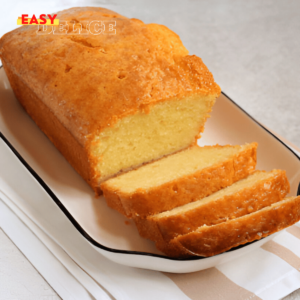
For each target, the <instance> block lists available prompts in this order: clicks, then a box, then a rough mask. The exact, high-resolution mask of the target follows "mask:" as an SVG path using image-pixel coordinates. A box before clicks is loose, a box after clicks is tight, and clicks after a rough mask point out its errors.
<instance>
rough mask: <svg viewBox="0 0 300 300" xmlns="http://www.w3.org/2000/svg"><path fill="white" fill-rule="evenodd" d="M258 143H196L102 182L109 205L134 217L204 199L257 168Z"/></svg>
mask: <svg viewBox="0 0 300 300" xmlns="http://www.w3.org/2000/svg"><path fill="white" fill-rule="evenodd" d="M256 148H257V143H252V144H246V145H244V146H219V145H217V146H206V147H199V146H193V147H190V148H188V149H187V150H184V151H181V152H178V153H176V154H174V155H171V156H168V157H165V158H163V159H161V160H159V161H156V162H154V163H151V164H147V165H144V166H142V167H140V168H139V169H137V170H134V171H131V172H128V173H125V174H123V175H120V176H118V177H115V178H112V179H109V180H107V181H106V182H104V183H102V184H101V189H102V190H103V193H104V196H105V198H106V201H107V204H108V205H109V206H110V207H112V208H114V209H116V210H118V211H119V212H121V213H122V214H124V215H126V216H128V217H130V218H132V217H136V216H137V217H141V218H144V217H146V216H148V215H152V214H156V213H159V212H163V211H167V210H170V209H172V208H174V207H177V206H181V205H184V204H186V203H190V202H193V201H195V200H197V199H199V198H204V197H206V196H208V195H210V194H212V193H214V192H216V191H218V190H220V189H221V188H224V187H226V186H229V185H231V184H232V183H233V182H236V181H238V180H240V179H241V178H245V177H246V176H248V175H249V174H250V173H252V172H253V171H254V169H255V165H256Z"/></svg>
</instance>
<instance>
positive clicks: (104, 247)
mask: <svg viewBox="0 0 300 300" xmlns="http://www.w3.org/2000/svg"><path fill="white" fill-rule="evenodd" d="M0 63H1V61H0ZM1 68H2V65H0V69H1ZM222 94H223V95H224V96H225V97H226V98H227V99H228V100H230V101H231V102H232V103H233V104H234V105H235V106H236V107H238V108H239V109H240V110H241V111H242V112H243V113H244V114H246V115H247V116H248V117H249V118H250V119H252V121H254V122H255V123H256V124H257V125H259V126H260V127H261V128H262V129H264V130H265V131H266V132H268V133H269V134H270V135H271V136H273V138H275V139H276V140H277V141H279V142H280V143H281V144H282V145H284V146H285V147H286V148H287V149H288V150H289V151H290V152H292V153H293V154H294V155H295V156H296V158H297V159H298V160H299V161H300V157H299V156H298V155H297V154H296V153H295V152H294V151H293V150H292V149H290V148H289V147H288V146H287V145H286V144H285V143H283V142H282V141H281V140H280V139H279V138H278V137H277V136H275V135H274V134H273V133H272V132H270V131H269V130H268V129H267V128H265V127H264V126H263V125H261V124H260V123H259V122H257V121H256V120H255V119H254V118H253V117H252V116H251V115H249V114H248V113H247V112H246V111H245V110H244V109H243V108H241V107H240V106H239V105H238V104H237V103H235V102H234V101H233V100H232V99H231V98H230V97H228V96H227V95H226V94H225V93H224V92H222ZM0 138H1V139H2V140H3V141H4V142H5V144H6V145H7V146H8V147H9V148H10V150H11V151H12V152H13V153H14V154H15V156H16V157H17V158H18V159H19V161H20V162H21V163H22V164H23V165H24V167H25V168H26V169H27V170H28V171H29V173H30V174H31V175H32V176H33V177H34V178H35V179H36V180H37V182H38V183H39V184H40V185H41V186H42V188H43V189H44V190H45V191H46V193H47V194H48V195H49V196H50V197H51V198H52V200H53V201H54V202H55V203H56V204H57V206H58V207H59V208H60V209H61V210H62V212H63V213H64V214H65V215H66V217H67V218H68V219H69V220H70V221H71V223H72V224H73V225H74V226H75V228H76V229H77V230H78V231H79V232H80V233H81V234H82V235H83V236H84V237H85V238H86V239H87V240H88V241H89V242H90V243H91V244H93V245H94V246H96V247H98V248H101V249H103V250H105V251H108V252H113V253H120V254H133V255H142V256H148V257H158V258H163V259H167V260H173V261H191V260H200V259H205V258H207V257H200V256H195V257H190V258H172V257H167V256H164V255H159V254H154V253H147V252H139V251H129V250H118V249H113V248H109V247H106V246H104V245H102V244H100V243H98V242H97V241H95V240H94V239H93V238H92V237H91V236H90V235H89V234H88V233H87V232H86V231H85V230H84V229H83V228H82V227H81V226H80V224H79V223H78V222H77V221H76V220H75V218H74V217H73V216H72V215H71V213H70V212H69V211H68V210H67V209H66V207H65V206H64V205H63V204H62V203H61V201H60V200H59V199H58V198H57V196H56V195H55V194H54V193H53V191H52V190H51V189H50V188H49V186H48V185H47V184H46V183H45V182H44V181H43V179H42V178H41V177H40V176H39V175H38V174H37V173H36V172H35V171H34V170H33V168H32V167H31V166H30V165H29V164H28V163H27V162H26V161H25V159H24V158H23V157H22V156H21V155H20V153H19V152H18V151H17V150H16V149H15V148H14V147H13V146H12V144H11V143H10V142H9V141H8V140H7V138H6V137H5V136H4V135H3V133H2V132H1V131H0ZM297 195H300V183H299V186H298V191H297ZM257 241H259V240H255V241H252V242H250V243H246V244H243V245H240V246H238V247H235V248H232V249H230V250H228V251H226V252H231V251H235V250H237V249H240V248H243V247H245V246H248V245H250V244H253V243H255V242H257ZM221 254H222V253H221ZM221 254H218V255H221Z"/></svg>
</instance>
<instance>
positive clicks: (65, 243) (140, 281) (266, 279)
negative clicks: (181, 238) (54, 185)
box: [0, 140, 300, 300]
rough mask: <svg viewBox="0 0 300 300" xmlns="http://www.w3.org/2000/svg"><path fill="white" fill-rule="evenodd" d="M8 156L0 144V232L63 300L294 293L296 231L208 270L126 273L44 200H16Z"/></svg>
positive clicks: (30, 195) (298, 266) (299, 259)
mask: <svg viewBox="0 0 300 300" xmlns="http://www.w3.org/2000/svg"><path fill="white" fill-rule="evenodd" d="M13 156H14V154H13V153H12V152H11V150H10V149H9V148H8V147H7V145H6V144H5V143H4V142H3V141H2V140H1V142H0V170H5V172H3V171H2V172H1V173H0V199H1V200H2V201H3V202H0V226H1V227H2V228H3V230H4V231H5V232H6V234H7V235H8V236H9V237H10V238H11V239H12V240H13V241H14V242H15V243H16V245H17V246H18V247H19V249H20V250H21V251H22V252H23V253H24V254H25V256H26V257H27V258H28V259H29V260H30V261H31V262H32V263H33V265H34V266H35V267H36V268H37V270H38V271H39V272H40V273H41V274H42V275H43V276H44V277H45V279H46V280H47V281H48V282H49V283H50V284H51V286H53V288H54V289H55V290H56V292H57V293H58V294H59V295H60V296H61V297H62V298H63V299H93V297H94V298H95V299H110V298H111V297H112V298H115V299H128V300H129V299H130V300H135V299H136V300H140V299H178V300H183V299H195V300H196V299H205V300H207V299H208V300H209V299H224V300H226V299H228V300H229V299H230V300H234V299H239V300H250V299H266V300H269V299H270V300H276V299H281V298H282V297H284V296H286V295H288V294H289V293H291V292H293V291H294V290H296V289H298V288H299V287H300V273H299V270H300V225H299V224H296V225H294V226H292V227H290V228H288V229H287V230H286V231H283V232H282V233H280V234H279V235H277V236H276V237H275V238H274V239H273V240H272V241H269V242H268V243H266V244H264V245H263V246H262V247H261V248H259V249H257V250H255V251H252V252H251V253H249V254H246V255H244V256H242V257H239V258H237V259H236V260H234V261H231V262H228V263H225V264H222V265H219V266H217V267H215V268H211V269H207V270H203V271H199V272H194V273H188V274H171V273H162V272H157V271H150V270H142V269H136V268H130V267H126V266H123V265H118V264H116V263H114V262H112V261H109V260H108V259H106V258H104V257H103V256H102V255H101V254H100V253H99V252H97V251H96V250H95V249H94V248H93V246H92V245H91V244H90V243H89V242H88V241H87V240H86V239H85V238H84V237H83V236H82V235H81V234H80V233H79V232H78V231H77V229H76V228H75V227H74V226H73V225H72V224H71V222H70V221H69V220H68V219H67V218H66V217H65V215H64V214H63V213H62V212H61V210H60V209H59V208H58V207H57V205H56V204H55V203H54V202H53V201H52V200H51V199H49V201H47V202H45V201H41V202H39V201H35V202H34V203H35V205H34V206H33V205H32V203H31V200H32V199H37V198H38V197H39V194H38V191H37V190H36V189H27V190H26V193H25V194H24V193H23V194H22V195H23V197H22V198H21V197H20V195H19V193H18V192H17V191H16V190H15V189H13V188H12V181H11V180H12V179H13V178H16V177H17V176H18V177H19V178H20V176H21V175H22V172H25V173H26V172H28V171H27V170H26V169H25V168H20V167H19V168H16V166H15V165H14V164H13V163H11V162H10V163H9V164H8V163H7V162H8V161H10V160H11V159H12V157H13ZM16 173H18V175H17V174H16ZM20 173H21V174H20ZM25 173H24V174H25ZM27 177H28V176H27ZM31 180H32V181H35V179H34V178H33V177H31ZM35 184H38V183H35ZM19 188H20V189H24V188H25V189H26V186H22V182H20V183H19ZM4 203H5V204H4ZM8 207H9V208H8ZM13 212H14V213H15V214H16V215H17V216H18V217H19V218H20V219H21V220H22V221H23V223H22V222H20V221H19V220H18V218H17V217H16V215H14V214H13ZM23 224H25V225H27V227H26V226H25V225H23ZM62 228H63V230H61V229H62ZM33 233H34V234H33Z"/></svg>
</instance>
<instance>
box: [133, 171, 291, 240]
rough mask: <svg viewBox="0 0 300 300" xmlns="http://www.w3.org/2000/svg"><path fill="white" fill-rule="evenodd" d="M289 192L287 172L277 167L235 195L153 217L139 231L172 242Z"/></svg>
mask: <svg viewBox="0 0 300 300" xmlns="http://www.w3.org/2000/svg"><path fill="white" fill-rule="evenodd" d="M289 191H290V185H289V182H288V179H287V177H286V172H285V171H281V170H276V171H275V172H274V175H273V176H272V177H270V178H268V179H265V180H262V181H259V182H258V183H256V184H255V185H253V186H251V187H247V188H244V189H243V190H240V191H239V192H237V193H234V194H232V195H228V196H224V197H222V198H218V199H216V200H215V201H213V202H208V203H206V204H203V205H201V206H199V207H197V208H195V209H192V210H189V211H186V212H185V213H182V214H176V215H172V216H163V217H161V216H153V217H148V218H147V220H145V221H143V222H139V220H138V219H136V220H135V222H136V224H137V227H138V229H139V232H140V233H141V235H142V234H143V236H144V237H146V238H149V239H151V240H154V241H159V240H164V241H170V240H171V239H173V238H174V237H176V236H177V235H182V234H187V233H189V232H191V231H194V230H196V229H197V228H198V227H200V226H203V225H205V224H206V225H207V226H210V225H215V224H218V223H222V222H225V221H226V220H228V219H233V218H237V217H240V216H243V215H246V214H249V213H251V212H254V211H257V210H260V209H262V208H263V207H266V206H269V205H271V204H272V203H275V202H278V201H280V200H282V199H283V198H284V197H285V196H286V195H287V194H288V193H289Z"/></svg>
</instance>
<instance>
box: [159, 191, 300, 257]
mask: <svg viewBox="0 0 300 300" xmlns="http://www.w3.org/2000/svg"><path fill="white" fill-rule="evenodd" d="M299 220H300V196H298V197H290V198H285V199H284V200H281V201H279V202H276V203H274V204H272V205H270V206H267V207H265V208H263V209H261V210H259V211H256V212H253V213H251V214H247V215H245V216H242V217H240V218H236V219H232V220H229V221H227V222H224V223H220V224H217V225H212V226H202V227H200V228H198V229H197V230H195V231H193V232H191V233H188V234H186V235H180V236H178V237H176V238H174V239H173V240H172V241H171V243H170V244H168V245H167V247H166V248H165V249H161V250H163V251H164V252H165V253H166V254H167V255H169V256H173V257H174V256H175V257H187V256H195V255H197V256H205V257H207V256H213V255H217V254H220V253H222V252H224V251H227V250H229V249H231V248H234V247H237V246H239V245H243V244H245V243H249V242H252V241H254V240H259V239H261V238H264V237H266V236H268V235H271V234H273V233H275V232H278V231H280V230H282V229H284V228H286V227H289V226H291V225H293V224H295V223H296V222H298V221H299Z"/></svg>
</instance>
